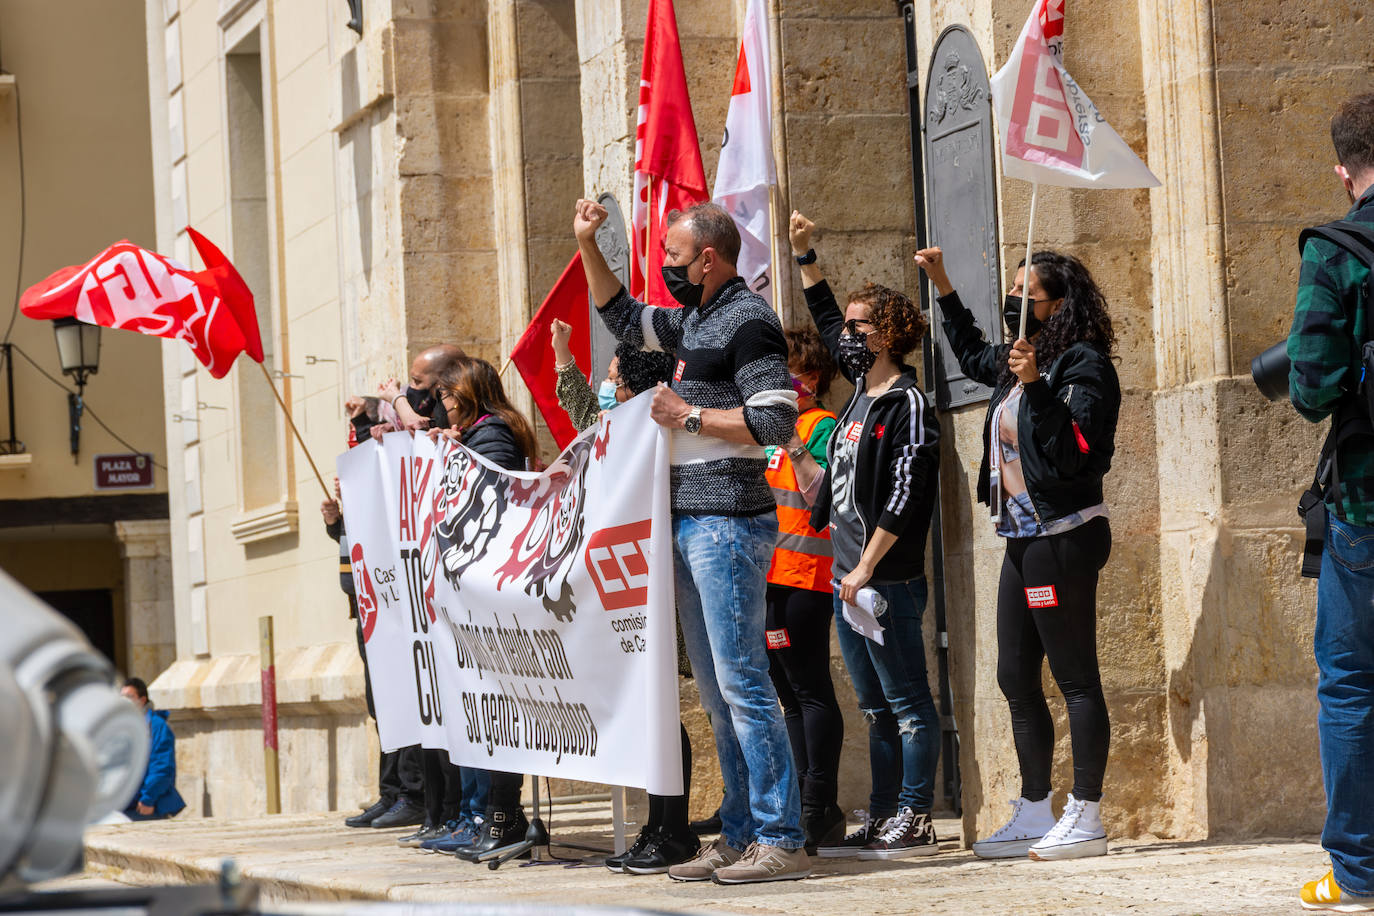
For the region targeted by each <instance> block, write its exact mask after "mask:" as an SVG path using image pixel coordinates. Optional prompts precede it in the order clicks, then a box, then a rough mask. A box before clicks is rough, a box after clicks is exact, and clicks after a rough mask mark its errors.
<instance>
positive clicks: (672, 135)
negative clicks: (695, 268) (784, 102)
mask: <svg viewBox="0 0 1374 916" xmlns="http://www.w3.org/2000/svg"><path fill="white" fill-rule="evenodd" d="M634 194H635V198H634V206H633V207H632V208H631V210H630V222H631V225H632V229H631V232H632V234H633V236H634V238H633V240H632V244H633V246H634V257H632V258H631V259H630V294H631V295H632V296H638V297H639V298H640V299H642V300H644V301H645V302H647V303H649V304H650V305H668V306H675V305H677V301H676V300H675V299H673V297H672V296H670V295H669V294H668V288H667V286H665V285H664V283H663V276H662V274H661V272H660V271H661V270H662V267H663V233H664V230H665V228H666V227H665V226H664V225H663V222H664V218H665V217H666V216H667V215H668V214H669V213H671V212H672V211H673V210H685V209H687V208H688V207H690V206H692V205H693V204H697V203H701V202H702V201H704V200H706V170H705V169H704V168H702V165H701V143H700V141H699V140H698V139H697V125H696V121H695V120H694V119H693V117H692V103H691V100H690V99H688V97H687V73H686V71H685V70H684V69H683V67H682V45H681V44H680V42H679V41H678V37H677V17H676V16H675V15H674V13H673V0H649V22H648V25H647V26H646V28H645V30H644V66H643V69H642V71H641V72H640V76H639V120H638V123H637V124H636V125H635V191H634Z"/></svg>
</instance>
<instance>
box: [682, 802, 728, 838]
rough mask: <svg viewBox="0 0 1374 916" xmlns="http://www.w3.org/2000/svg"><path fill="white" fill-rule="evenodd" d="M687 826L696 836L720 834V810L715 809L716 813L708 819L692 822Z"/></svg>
mask: <svg viewBox="0 0 1374 916" xmlns="http://www.w3.org/2000/svg"><path fill="white" fill-rule="evenodd" d="M687 826H688V827H690V828H692V832H693V833H695V834H696V835H697V836H702V835H703V834H707V833H720V809H719V808H717V809H716V813H715V814H713V815H711V816H710V817H708V818H705V819H703V820H699V821H692V822H691V823H690V824H688V825H687Z"/></svg>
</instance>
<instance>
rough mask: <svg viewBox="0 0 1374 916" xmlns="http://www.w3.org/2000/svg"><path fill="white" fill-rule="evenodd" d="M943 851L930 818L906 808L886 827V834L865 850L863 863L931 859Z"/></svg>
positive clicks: (884, 829)
mask: <svg viewBox="0 0 1374 916" xmlns="http://www.w3.org/2000/svg"><path fill="white" fill-rule="evenodd" d="M939 851H940V843H939V841H938V840H936V839H935V825H933V824H932V823H931V822H930V815H929V814H928V813H927V812H925V811H921V812H919V813H918V812H916V811H913V810H912V809H911V808H902V809H901V810H900V811H898V812H897V813H896V814H895V815H894V816H893V817H890V818H888V821H887V823H886V824H884V825H883V832H882V833H881V834H880V835H879V836H878V837H877V838H876V839H874V840H873V842H871V843H869V844H868V845H867V846H865V847H864V848H863V849H860V850H859V858H860V859H906V858H910V857H911V856H929V855H934V854H935V853H937V852H939Z"/></svg>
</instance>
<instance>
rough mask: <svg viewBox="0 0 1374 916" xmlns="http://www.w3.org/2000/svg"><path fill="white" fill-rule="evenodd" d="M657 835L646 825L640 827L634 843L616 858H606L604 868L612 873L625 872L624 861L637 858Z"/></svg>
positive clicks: (656, 832)
mask: <svg viewBox="0 0 1374 916" xmlns="http://www.w3.org/2000/svg"><path fill="white" fill-rule="evenodd" d="M657 834H658V831H657V830H655V829H654V828H652V827H649V826H647V825H645V826H644V827H641V828H640V829H639V836H638V837H636V838H635V841H634V842H633V843H631V844H630V848H629V849H627V850H625V851H624V852H622V853H621V854H620V855H618V856H608V857H607V858H606V863H605V864H606V867H607V868H609V869H610V870H611V871H614V872H623V871H624V870H625V860H626V859H629V858H632V857H633V856H637V855H639V854H640V853H641V852H643V851H644V847H645V846H648V845H649V843H650V841H651V840H653V838H654V837H655V836H656V835H657Z"/></svg>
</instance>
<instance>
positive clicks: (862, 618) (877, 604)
mask: <svg viewBox="0 0 1374 916" xmlns="http://www.w3.org/2000/svg"><path fill="white" fill-rule="evenodd" d="M832 584H834V585H835V586H837V587H838V586H839V583H838V582H835V583H832ZM854 602H855V603H854V604H850V603H849V602H848V601H845V602H843V603H842V604H841V606H840V610H841V611H842V612H843V613H844V619H845V621H846V622H847V623H848V624H849V627H850V629H852V630H853V631H854V632H855V633H858V634H859V635H860V636H863V637H865V638H867V639H871V640H873V641H874V642H876V643H877V644H878V645H880V646H881V645H883V627H882V624H880V623H878V617H879V616H881V615H882V614H884V613H886V612H887V599H885V598H884V597H883V596H882V595H880V594H878V592H877V591H876V590H874V589H871V588H861V589H859V593H858V594H857V595H855V596H854Z"/></svg>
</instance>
